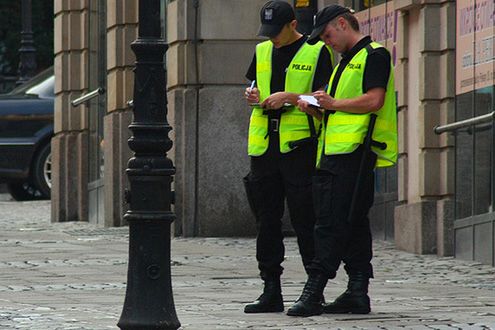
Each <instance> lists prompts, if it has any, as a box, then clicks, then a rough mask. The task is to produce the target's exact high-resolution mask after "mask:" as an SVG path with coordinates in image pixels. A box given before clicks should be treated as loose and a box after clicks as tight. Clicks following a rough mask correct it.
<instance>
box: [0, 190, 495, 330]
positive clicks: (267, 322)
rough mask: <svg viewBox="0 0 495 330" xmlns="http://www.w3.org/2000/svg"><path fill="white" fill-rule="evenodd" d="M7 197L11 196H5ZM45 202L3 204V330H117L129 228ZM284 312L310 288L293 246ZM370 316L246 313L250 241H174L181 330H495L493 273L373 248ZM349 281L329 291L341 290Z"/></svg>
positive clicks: (251, 287) (253, 282)
mask: <svg viewBox="0 0 495 330" xmlns="http://www.w3.org/2000/svg"><path fill="white" fill-rule="evenodd" d="M3 197H5V196H3ZM49 215H50V204H49V202H48V201H38V202H13V201H9V199H8V198H0V226H1V228H2V232H1V234H0V329H2V330H3V329H43V330H45V329H64V330H66V329H117V327H116V325H115V324H116V323H117V321H118V318H119V316H120V312H121V309H122V306H123V300H124V297H125V280H126V273H127V248H128V245H127V244H128V230H127V228H109V229H103V228H97V227H94V226H92V225H89V224H86V223H77V222H72V223H57V224H50V221H49ZM284 267H285V273H284V275H283V293H284V300H285V305H286V307H288V306H290V305H291V304H292V302H293V301H294V300H295V299H296V298H297V297H298V295H299V294H300V291H301V289H302V286H303V284H304V281H305V274H304V273H303V270H302V266H301V263H300V259H299V257H298V253H297V248H296V243H295V240H294V238H288V239H287V251H286V261H285V263H284ZM374 267H375V277H376V278H375V279H374V280H373V281H372V284H371V288H370V292H371V296H372V304H373V306H372V309H373V310H372V313H371V314H369V315H360V316H356V315H333V316H331V315H322V316H315V317H309V318H294V317H289V316H286V315H285V314H284V313H274V314H250V315H247V314H244V313H243V312H242V309H243V306H244V304H246V303H247V302H249V301H251V300H253V299H255V298H256V297H257V296H258V295H259V293H260V285H261V282H260V280H259V279H258V277H257V270H256V263H255V261H254V240H253V239H244V238H243V239H230V238H194V239H192V238H191V239H184V238H175V239H173V240H172V274H173V277H172V283H173V291H174V300H175V306H176V310H177V315H178V317H179V320H180V321H181V323H182V329H203V330H208V329H229V330H230V329H495V281H494V279H495V276H494V275H495V268H492V267H489V266H485V265H481V264H478V263H473V262H466V261H460V260H455V259H452V258H436V257H434V256H417V255H413V254H409V253H404V252H400V251H396V250H395V249H394V248H393V245H391V244H390V243H386V242H375V258H374ZM345 283H346V276H345V274H343V273H342V272H341V273H339V275H338V276H337V278H336V279H334V280H331V281H330V282H329V284H328V286H327V289H326V291H325V296H326V298H327V300H332V299H333V298H334V297H336V296H337V295H338V294H340V292H341V291H342V290H343V289H344V287H345Z"/></svg>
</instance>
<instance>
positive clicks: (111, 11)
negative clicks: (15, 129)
mask: <svg viewBox="0 0 495 330" xmlns="http://www.w3.org/2000/svg"><path fill="white" fill-rule="evenodd" d="M138 15H139V13H138V1H135V0H125V1H122V0H107V114H106V115H105V119H104V137H105V143H104V148H103V149H104V159H105V174H104V185H105V186H104V189H105V201H104V205H105V219H104V225H105V226H121V225H123V224H124V220H123V217H122V216H123V215H124V213H125V212H126V211H127V208H128V207H127V204H126V203H125V200H124V191H125V189H126V187H128V179H127V175H126V173H125V169H126V168H127V161H128V160H129V158H130V157H131V156H132V152H131V150H130V149H129V146H128V144H127V140H128V139H129V137H130V136H131V132H130V130H129V129H128V126H129V124H130V123H131V121H132V110H131V109H130V108H129V106H128V105H127V102H128V101H130V100H132V99H133V88H134V73H133V71H132V70H133V68H134V61H135V56H134V53H133V52H132V50H131V47H130V45H131V43H132V42H133V41H134V40H136V39H137V24H138Z"/></svg>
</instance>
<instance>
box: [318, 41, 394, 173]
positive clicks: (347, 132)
mask: <svg viewBox="0 0 495 330" xmlns="http://www.w3.org/2000/svg"><path fill="white" fill-rule="evenodd" d="M370 47H371V48H373V49H376V48H380V47H383V46H382V45H380V44H378V43H376V42H372V43H371V44H370ZM367 58H368V49H367V47H364V48H363V49H361V50H360V51H359V52H358V53H357V54H356V55H354V57H353V58H352V59H351V61H350V62H349V63H348V64H347V66H346V68H345V69H344V71H343V72H342V75H341V76H340V79H339V81H338V83H337V89H336V91H335V95H334V98H335V99H350V98H355V97H358V96H361V95H363V78H364V68H365V67H366V60H367ZM337 71H338V66H337V67H336V68H335V69H334V70H333V73H332V76H331V77H330V82H329V84H328V86H329V88H328V90H327V92H328V93H329V92H330V86H332V82H333V79H334V76H335V73H336V72H337ZM375 114H376V115H377V119H376V123H375V128H374V130H373V140H375V141H378V142H385V143H386V144H387V148H386V149H385V150H380V149H378V148H375V147H372V150H373V152H375V153H376V154H377V156H378V157H377V163H376V166H377V167H388V166H393V165H394V164H395V163H396V162H397V111H396V103H395V91H394V71H393V66H392V67H391V70H390V77H389V79H388V83H387V91H386V93H385V101H384V103H383V106H382V107H381V108H380V109H379V110H378V111H376V112H375ZM369 120H370V114H369V113H368V114H352V113H348V112H342V111H336V112H335V113H334V114H330V115H328V121H327V124H326V127H325V128H324V134H321V137H320V143H319V152H318V155H319V156H320V155H321V149H322V145H324V147H325V155H339V154H348V153H351V152H353V151H354V150H356V149H357V147H358V146H359V145H360V144H362V143H363V140H364V137H365V135H366V132H367V130H368V123H369ZM323 137H324V141H322V140H323Z"/></svg>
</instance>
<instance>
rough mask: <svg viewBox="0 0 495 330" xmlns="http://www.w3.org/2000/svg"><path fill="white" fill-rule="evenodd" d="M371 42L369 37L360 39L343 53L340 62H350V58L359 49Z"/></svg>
mask: <svg viewBox="0 0 495 330" xmlns="http://www.w3.org/2000/svg"><path fill="white" fill-rule="evenodd" d="M371 42H372V40H371V37H370V36H366V37H364V38H362V39H361V40H359V41H358V42H357V44H355V45H354V47H352V48H351V49H350V50H349V51H348V52H345V53H343V54H342V60H343V61H350V60H351V58H353V57H354V55H356V54H357V53H358V52H359V51H360V50H361V49H363V48H364V47H366V46H367V45H368V44H370V43H371Z"/></svg>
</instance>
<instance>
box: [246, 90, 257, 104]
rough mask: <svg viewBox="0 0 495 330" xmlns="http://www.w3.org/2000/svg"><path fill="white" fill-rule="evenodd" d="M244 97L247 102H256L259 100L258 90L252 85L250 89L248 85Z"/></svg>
mask: <svg viewBox="0 0 495 330" xmlns="http://www.w3.org/2000/svg"><path fill="white" fill-rule="evenodd" d="M244 97H245V98H246V100H247V102H248V103H249V104H251V103H258V102H259V101H260V91H259V89H258V88H256V87H253V88H252V89H251V88H249V87H248V88H246V91H245V92H244Z"/></svg>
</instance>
